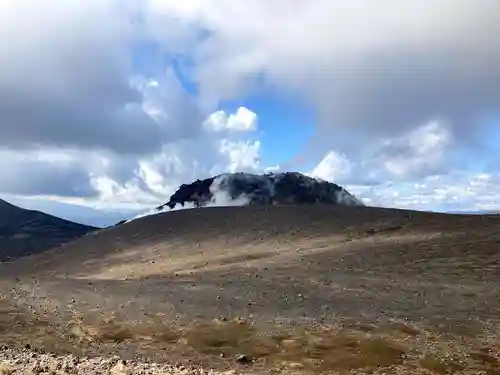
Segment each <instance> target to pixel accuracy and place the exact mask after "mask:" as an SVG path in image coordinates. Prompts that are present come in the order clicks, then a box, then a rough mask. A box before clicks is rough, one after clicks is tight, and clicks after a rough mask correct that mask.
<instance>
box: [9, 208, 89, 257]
mask: <svg viewBox="0 0 500 375" xmlns="http://www.w3.org/2000/svg"><path fill="white" fill-rule="evenodd" d="M95 229H97V228H93V227H89V226H86V225H82V224H77V223H73V222H71V221H68V220H64V219H60V218H58V217H55V216H51V215H47V214H44V213H42V212H39V211H31V210H25V209H23V208H20V207H17V206H14V205H12V204H10V203H7V202H6V201H4V200H1V199H0V261H6V260H9V259H14V258H18V257H21V256H25V255H30V254H35V253H39V252H42V251H44V250H48V249H51V248H54V247H57V246H59V245H61V244H63V243H65V242H68V241H71V240H74V239H76V238H78V237H81V236H83V235H85V234H86V233H89V232H90V231H93V230H95Z"/></svg>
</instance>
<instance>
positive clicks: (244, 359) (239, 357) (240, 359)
mask: <svg viewBox="0 0 500 375" xmlns="http://www.w3.org/2000/svg"><path fill="white" fill-rule="evenodd" d="M236 362H237V363H242V364H247V363H250V362H252V360H251V359H250V358H249V357H248V356H246V355H245V354H237V355H236Z"/></svg>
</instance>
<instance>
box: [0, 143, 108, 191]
mask: <svg viewBox="0 0 500 375" xmlns="http://www.w3.org/2000/svg"><path fill="white" fill-rule="evenodd" d="M40 155H41V154H38V156H37V155H36V154H28V155H27V154H23V153H17V152H11V151H6V150H3V151H0V192H2V194H4V193H6V194H17V195H26V196H31V195H53V196H60V197H83V198H90V197H95V196H97V195H98V192H97V191H96V190H95V189H94V187H93V186H92V185H91V182H90V178H89V172H88V170H87V168H86V165H85V161H84V160H80V161H78V160H74V159H73V160H49V159H47V158H45V159H43V158H42V157H40Z"/></svg>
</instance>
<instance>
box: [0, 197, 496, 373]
mask: <svg viewBox="0 0 500 375" xmlns="http://www.w3.org/2000/svg"><path fill="white" fill-rule="evenodd" d="M499 243H500V216H497V215H446V214H436V213H426V212H416V211H406V210H393V209H381V208H372V207H356V206H351V207H347V206H341V205H337V206H335V205H324V204H313V205H306V204H303V205H277V206H273V205H271V206H262V205H250V206H244V207H214V208H205V209H200V210H180V211H174V212H166V213H162V214H158V215H153V216H148V217H144V218H141V219H137V220H133V221H131V222H129V223H126V224H123V225H120V226H116V227H113V228H108V229H105V230H101V231H97V232H95V233H92V234H90V235H87V236H84V237H82V238H80V239H78V240H76V241H73V242H70V243H67V244H65V245H63V246H61V247H60V248H58V249H54V250H51V251H48V252H44V253H42V254H40V255H36V256H30V257H26V258H21V259H18V260H16V261H14V262H12V263H10V264H8V266H3V267H0V286H1V287H2V290H4V298H3V301H4V302H5V303H7V304H8V306H10V307H8V309H10V310H9V311H15V312H16V314H19V313H20V311H24V314H25V315H16V316H25V319H26V320H27V321H28V322H29V324H28V325H26V324H27V323H22V324H20V325H19V326H15V327H10V326H9V325H6V326H4V327H3V330H4V333H5V334H4V336H3V339H2V340H3V341H4V342H7V343H9V344H10V345H14V346H15V345H24V344H25V343H26V341H29V342H30V344H31V345H32V346H35V347H41V348H45V349H48V350H51V351H55V352H62V353H65V352H67V351H71V352H76V353H78V354H80V355H81V354H82V353H84V354H85V355H90V356H93V355H109V354H118V355H120V356H121V357H122V358H124V359H132V358H136V359H140V358H146V359H148V360H156V361H160V362H162V361H167V362H170V363H172V362H177V363H182V364H183V365H185V366H186V365H193V364H200V365H203V366H205V367H213V368H219V369H221V370H227V369H231V368H234V367H235V366H236V367H237V368H238V369H240V370H242V369H243V370H245V369H246V370H245V371H249V372H250V373H259V374H263V373H267V371H268V370H270V369H276V368H279V369H281V371H284V372H285V373H286V372H287V371H290V373H294V374H297V373H299V370H300V371H304V373H326V372H328V371H331V370H336V371H339V372H338V373H340V374H347V373H349V374H351V373H352V374H354V373H380V374H381V373H385V374H429V373H431V374H432V373H451V372H453V373H456V374H459V373H463V374H478V373H481V371H487V372H484V373H488V374H497V373H499V372H500V359H498V354H497V353H498V349H499V348H500V341H499V336H498V327H500V324H499V323H500V318H499V316H498V314H497V311H498V310H499V309H500V288H499V286H498V285H499V281H500V247H499V245H498V244H499ZM15 277H17V281H16V282H14V281H13V280H14V278H15ZM28 305H29V306H32V307H33V309H31V310H30V309H28V308H27V306H28ZM6 309H7V307H6ZM5 321H6V322H7V321H8V320H5ZM0 322H1V317H0ZM48 326H49V327H50V329H49V328H47V327H48ZM9 327H10V328H9ZM26 327H31V328H29V330H28V329H27V328H26ZM33 327H35V328H36V329H34V328H33ZM0 328H2V327H1V326H0ZM36 332H43V334H40V335H38V334H37V333H36ZM0 344H1V342H0ZM240 355H244V357H243V359H242V360H241V361H246V360H249V361H252V363H251V364H250V363H249V364H246V365H245V364H242V365H240V364H238V363H239V362H241V361H240V359H241V358H242V357H241V356H240ZM237 358H240V359H238V360H237ZM245 358H246V359H245ZM241 366H243V367H241ZM248 366H250V367H248ZM361 369H363V372H360V371H361Z"/></svg>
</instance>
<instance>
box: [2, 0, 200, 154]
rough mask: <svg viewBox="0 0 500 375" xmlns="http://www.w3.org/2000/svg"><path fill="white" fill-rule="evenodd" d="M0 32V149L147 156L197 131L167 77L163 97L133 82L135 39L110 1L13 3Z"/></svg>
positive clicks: (196, 117) (186, 102)
mask: <svg viewBox="0 0 500 375" xmlns="http://www.w3.org/2000/svg"><path fill="white" fill-rule="evenodd" d="M0 24H1V25H2V26H1V28H2V38H1V40H0V146H8V147H10V148H31V147H33V146H40V145H44V146H48V147H72V148H81V149H90V148H93V149H101V150H111V151H114V152H116V153H120V154H125V153H130V154H145V153H155V152H157V151H159V150H160V149H161V147H162V145H163V144H165V143H168V142H173V141H175V140H177V139H179V138H183V137H190V136H192V135H194V134H196V132H197V131H198V128H199V126H200V123H201V121H200V119H201V118H202V116H201V113H200V111H199V110H198V108H197V107H196V104H195V103H194V102H193V100H192V99H191V98H190V97H189V95H187V94H186V93H184V92H183V91H182V87H181V86H180V84H179V83H178V82H177V81H176V78H175V76H174V75H173V73H172V72H171V71H169V70H168V67H164V71H163V72H158V73H159V77H158V80H160V82H162V84H165V85H166V87H164V86H162V85H156V86H151V87H150V86H148V85H147V84H146V83H144V82H142V83H141V82H140V81H137V80H135V81H132V78H133V77H134V75H135V74H136V73H137V72H136V71H134V70H133V65H132V63H133V52H134V51H133V50H132V46H134V45H135V44H134V43H137V42H138V39H137V38H138V34H137V33H138V30H137V29H135V28H134V26H133V25H132V23H130V22H129V18H128V15H127V14H125V13H123V12H121V11H120V10H119V9H118V8H117V7H115V6H114V2H113V1H111V0H103V1H96V0H90V1H83V0H77V1H73V2H61V1H57V0H50V1H49V2H48V3H47V2H44V4H43V6H42V5H41V3H40V2H38V1H33V0H20V1H19V2H17V1H16V2H15V3H13V4H11V5H9V7H7V8H6V9H4V10H3V11H2V12H1V13H0ZM155 78H156V77H155ZM165 91H167V92H169V93H170V94H169V95H164V92H165ZM145 106H147V112H149V114H147V113H145V110H144V109H145ZM153 112H154V113H160V112H161V113H162V116H151V115H150V114H151V113H153Z"/></svg>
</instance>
